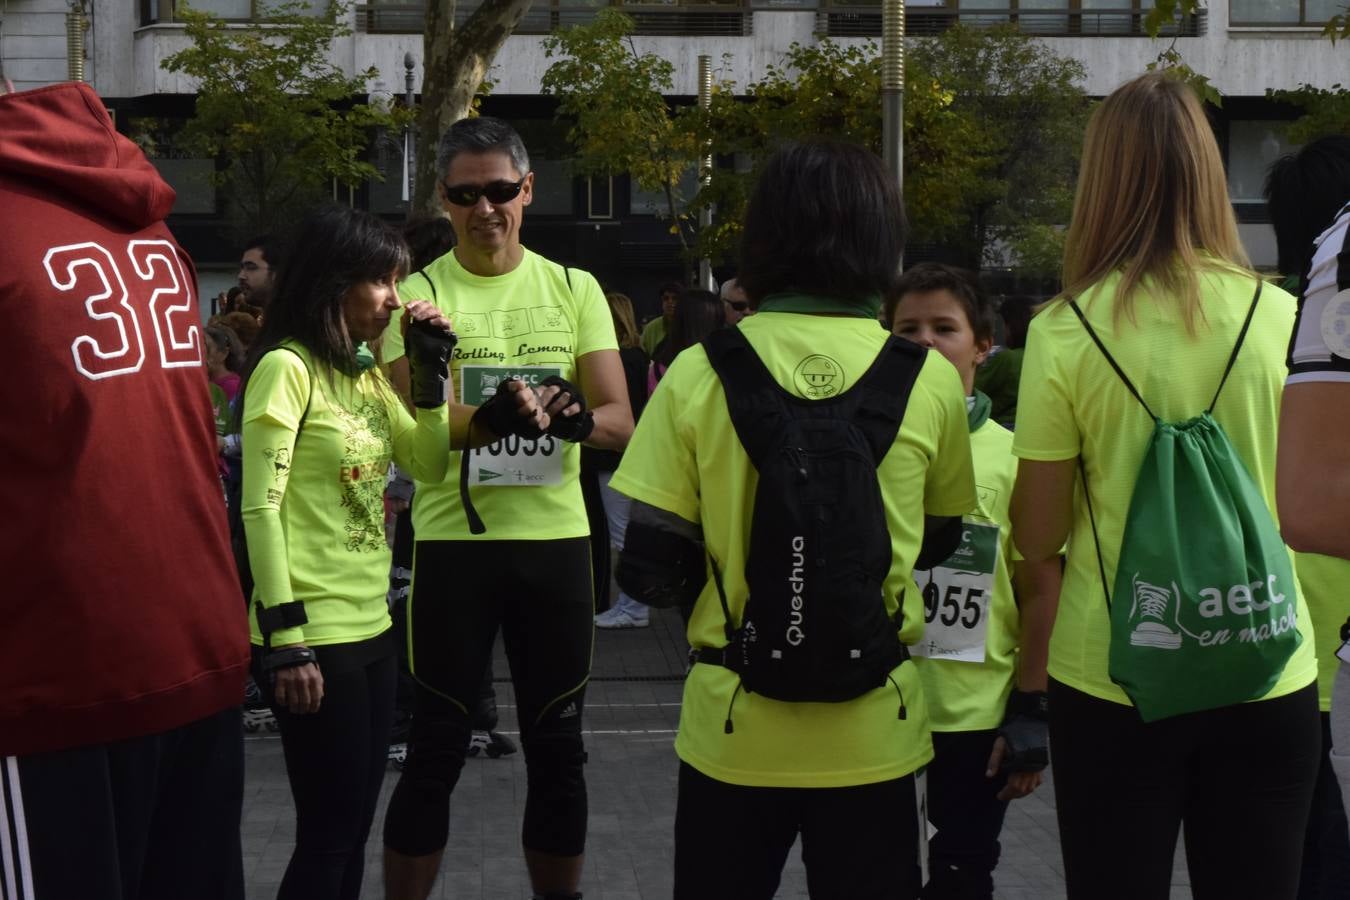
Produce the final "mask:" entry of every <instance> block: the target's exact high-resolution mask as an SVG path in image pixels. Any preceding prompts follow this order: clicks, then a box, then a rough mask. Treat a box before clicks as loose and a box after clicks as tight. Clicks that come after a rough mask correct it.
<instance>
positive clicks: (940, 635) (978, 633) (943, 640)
mask: <svg viewBox="0 0 1350 900" xmlns="http://www.w3.org/2000/svg"><path fill="white" fill-rule="evenodd" d="M998 546H999V545H998V526H997V525H983V524H976V523H973V522H964V523H962V531H961V545H960V546H959V547H957V549H956V552H955V553H953V554H952V555H951V556H950V557H948V558H947V560H946V561H944V562H943V563H942V564H941V565H937V566H934V567H933V568H932V569H929V570H927V571H918V570H916V571H915V572H914V583H915V584H917V585H918V587H919V590H920V591H921V592H922V594H923V620H924V632H923V640H921V641H919V643H917V644H915V645H914V646H913V647H911V648H910V651H911V652H912V653H913V654H914V655H915V656H926V657H928V658H930V659H949V660H955V661H957V662H969V663H982V662H984V654H985V639H986V637H987V636H988V634H989V601H990V599H991V598H992V596H993V593H994V568H995V566H996V565H997V564H998Z"/></svg>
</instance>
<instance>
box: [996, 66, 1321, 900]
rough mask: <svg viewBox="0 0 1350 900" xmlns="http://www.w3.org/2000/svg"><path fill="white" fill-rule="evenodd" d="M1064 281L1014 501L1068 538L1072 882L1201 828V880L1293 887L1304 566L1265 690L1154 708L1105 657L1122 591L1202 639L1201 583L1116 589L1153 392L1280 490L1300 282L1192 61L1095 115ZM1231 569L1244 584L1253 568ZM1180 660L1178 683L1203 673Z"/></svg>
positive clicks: (1063, 696)
mask: <svg viewBox="0 0 1350 900" xmlns="http://www.w3.org/2000/svg"><path fill="white" fill-rule="evenodd" d="M1064 284H1065V291H1064V294H1063V295H1062V296H1061V297H1059V298H1057V299H1056V300H1055V301H1053V302H1052V303H1051V304H1049V306H1048V307H1047V308H1046V309H1045V310H1043V311H1042V312H1041V313H1040V314H1039V315H1037V317H1036V318H1035V319H1033V320H1032V323H1031V329H1030V334H1029V338H1028V341H1027V350H1026V358H1025V362H1024V364H1023V369H1022V382H1021V391H1020V400H1019V403H1018V410H1017V431H1016V436H1015V438H1014V441H1013V452H1014V453H1015V454H1016V455H1017V456H1018V457H1020V459H1021V463H1020V466H1019V469H1018V476H1017V482H1016V486H1015V488H1014V491H1013V503H1012V519H1013V538H1014V541H1015V542H1016V545H1017V548H1018V549H1019V550H1020V551H1021V553H1022V554H1023V555H1024V556H1025V557H1026V558H1027V559H1028V560H1032V561H1035V560H1042V559H1047V558H1049V557H1050V556H1052V555H1054V554H1055V553H1057V552H1059V549H1060V548H1061V547H1062V546H1064V543H1065V540H1066V538H1067V539H1068V547H1069V552H1068V564H1067V569H1066V572H1065V576H1064V586H1063V591H1062V593H1061V597H1062V599H1061V601H1060V608H1059V612H1058V619H1057V621H1056V623H1055V630H1054V636H1053V639H1052V641H1051V645H1050V661H1049V674H1050V689H1049V699H1050V744H1051V753H1052V760H1053V764H1054V781H1055V794H1056V807H1057V812H1058V816H1059V826H1060V841H1061V844H1062V847H1063V851H1064V868H1065V878H1066V882H1067V887H1068V894H1069V897H1070V898H1092V900H1110V898H1117V897H1119V898H1126V897H1128V898H1131V900H1148V898H1165V897H1167V896H1168V895H1169V890H1170V883H1171V872H1172V860H1173V856H1174V854H1175V850H1176V843H1177V834H1178V831H1179V829H1182V828H1184V829H1185V844H1186V859H1187V863H1188V864H1189V869H1190V879H1191V887H1192V890H1193V893H1194V896H1196V897H1200V898H1207V897H1213V898H1220V897H1222V898H1233V897H1252V898H1255V897H1260V898H1262V900H1276V898H1293V897H1294V896H1295V893H1296V891H1297V889H1298V880H1299V860H1300V857H1301V853H1302V844H1303V833H1304V825H1305V823H1306V821H1307V817H1308V810H1309V804H1310V801H1311V796H1312V790H1313V784H1314V779H1315V777H1316V773H1317V763H1318V750H1319V747H1320V737H1319V728H1318V718H1317V694H1316V689H1315V687H1314V686H1313V682H1314V679H1315V678H1316V675H1317V667H1316V662H1315V660H1314V658H1313V642H1312V633H1311V626H1310V625H1309V619H1308V615H1307V608H1306V606H1305V604H1304V602H1303V600H1302V598H1301V597H1300V596H1298V591H1297V586H1296V585H1294V584H1285V585H1284V587H1283V591H1284V595H1285V596H1283V597H1281V598H1280V601H1281V602H1282V603H1283V602H1287V603H1288V604H1290V605H1294V606H1295V610H1296V615H1297V628H1298V631H1299V633H1300V636H1301V640H1300V641H1298V642H1297V643H1298V645H1297V647H1296V649H1294V650H1293V652H1292V655H1290V656H1289V657H1288V658H1287V659H1286V660H1284V661H1283V665H1282V667H1280V666H1276V667H1274V668H1273V670H1272V672H1271V673H1270V683H1271V684H1272V685H1273V686H1272V687H1270V688H1269V689H1268V690H1266V691H1265V692H1264V693H1263V694H1259V695H1256V696H1255V697H1254V699H1253V702H1245V703H1231V704H1228V705H1223V706H1218V707H1216V708H1210V709H1204V710H1203V711H1198V712H1188V713H1184V714H1179V715H1172V716H1168V717H1164V718H1159V719H1156V720H1154V721H1149V722H1145V721H1144V717H1142V716H1141V713H1140V711H1139V708H1138V707H1136V706H1132V703H1131V699H1130V698H1129V697H1127V696H1126V694H1125V692H1124V691H1123V690H1122V688H1121V687H1120V686H1118V684H1117V683H1115V682H1114V681H1113V680H1112V677H1111V675H1109V674H1108V671H1109V670H1110V671H1115V669H1114V665H1113V664H1114V657H1115V656H1116V654H1117V652H1118V651H1119V650H1120V649H1121V648H1120V642H1119V641H1113V640H1112V627H1111V625H1112V621H1113V615H1112V611H1113V610H1115V609H1121V608H1123V609H1126V610H1130V609H1137V610H1143V611H1144V612H1148V611H1149V610H1150V609H1152V610H1154V611H1161V612H1162V613H1164V615H1161V616H1159V621H1157V622H1150V623H1148V628H1150V629H1152V630H1151V631H1149V632H1148V634H1143V629H1142V628H1141V630H1140V631H1136V632H1135V635H1134V636H1136V637H1139V640H1137V641H1133V640H1132V641H1127V642H1126V643H1127V644H1131V643H1132V644H1134V645H1136V646H1138V645H1141V644H1145V643H1147V642H1146V641H1145V640H1144V638H1145V637H1147V638H1149V640H1151V641H1153V643H1152V645H1151V646H1153V647H1157V648H1163V649H1159V650H1158V651H1157V654H1156V655H1154V656H1153V657H1150V658H1151V659H1153V660H1155V662H1154V663H1153V665H1155V666H1156V665H1162V664H1163V663H1164V657H1165V658H1166V661H1168V662H1170V660H1172V659H1176V658H1181V657H1180V655H1177V656H1171V655H1169V654H1171V653H1176V652H1177V651H1180V652H1181V653H1186V652H1191V651H1190V650H1189V649H1188V648H1189V647H1190V646H1192V641H1193V639H1194V635H1192V630H1193V629H1192V630H1188V629H1187V624H1188V622H1187V613H1188V612H1189V610H1190V608H1191V607H1189V606H1186V605H1187V604H1189V603H1190V602H1191V601H1190V597H1189V594H1187V593H1185V592H1182V591H1180V590H1178V591H1177V592H1176V595H1175V598H1174V599H1170V600H1169V603H1173V604H1175V606H1172V607H1171V608H1169V609H1166V610H1162V609H1161V606H1160V605H1159V604H1156V603H1155V604H1154V606H1152V607H1150V606H1149V604H1148V603H1147V602H1146V601H1147V600H1150V599H1153V600H1156V599H1157V598H1147V597H1146V598H1145V600H1141V601H1140V603H1139V604H1137V605H1134V606H1132V605H1131V601H1132V600H1133V599H1134V598H1133V597H1131V596H1129V595H1127V594H1123V593H1122V592H1121V591H1119V590H1116V589H1114V588H1113V590H1112V595H1111V597H1110V598H1109V599H1108V596H1107V594H1106V589H1105V585H1106V584H1107V583H1108V582H1109V583H1113V584H1114V579H1115V576H1116V568H1117V562H1118V560H1119V558H1120V556H1121V551H1122V547H1123V543H1122V538H1123V536H1124V534H1125V526H1126V521H1127V515H1133V514H1134V510H1133V509H1132V508H1131V498H1132V496H1134V492H1135V489H1136V481H1137V477H1138V475H1139V473H1140V468H1141V463H1142V462H1143V461H1144V459H1145V453H1146V450H1147V449H1148V447H1149V446H1150V441H1151V437H1150V436H1151V434H1152V431H1153V420H1152V419H1151V418H1150V417H1149V415H1147V414H1146V413H1145V411H1144V408H1145V405H1146V406H1147V408H1148V409H1150V410H1151V411H1152V413H1153V414H1154V415H1156V417H1157V419H1158V420H1159V421H1161V422H1164V423H1181V424H1178V425H1176V426H1175V427H1172V426H1164V427H1165V428H1169V427H1172V431H1173V433H1175V434H1183V433H1184V432H1185V431H1186V429H1188V428H1190V427H1193V425H1194V423H1195V421H1202V420H1196V419H1194V417H1198V416H1200V415H1201V413H1202V411H1204V410H1206V408H1207V404H1210V405H1212V409H1213V413H1212V415H1213V419H1214V420H1215V421H1217V422H1218V424H1219V426H1220V427H1221V428H1222V431H1223V432H1225V433H1226V435H1227V437H1228V440H1229V442H1230V443H1231V446H1232V448H1233V449H1234V451H1235V453H1236V455H1237V457H1239V462H1240V466H1239V468H1245V471H1246V472H1247V473H1249V475H1250V479H1249V481H1250V482H1252V483H1253V484H1254V487H1255V490H1254V496H1255V495H1259V497H1260V500H1259V501H1257V503H1258V505H1259V503H1260V502H1261V501H1263V502H1264V505H1265V507H1267V508H1269V509H1273V508H1274V499H1275V429H1276V422H1277V420H1278V417H1279V408H1280V392H1281V387H1282V384H1283V381H1284V374H1285V367H1284V355H1285V344H1286V342H1287V340H1288V335H1289V332H1290V329H1291V327H1292V326H1293V322H1294V299H1293V298H1292V297H1291V296H1289V295H1288V294H1287V293H1285V292H1284V291H1282V290H1280V289H1278V288H1276V287H1274V286H1273V285H1264V286H1263V287H1262V288H1261V290H1260V291H1259V292H1258V290H1257V288H1258V284H1259V282H1258V279H1257V276H1256V275H1255V274H1254V273H1253V272H1252V271H1251V268H1250V265H1249V263H1248V260H1247V256H1246V254H1245V253H1244V252H1243V249H1242V246H1241V244H1240V242H1239V240H1238V234H1237V224H1236V221H1235V219H1234V216H1233V210H1232V206H1231V205H1230V202H1229V199H1228V195H1227V189H1226V182H1225V178H1224V168H1223V162H1222V159H1221V158H1220V155H1219V149H1218V146H1217V145H1216V143H1215V140H1214V136H1213V134H1212V132H1211V131H1210V127H1209V123H1208V122H1207V120H1206V118H1205V113H1204V110H1203V108H1202V107H1201V105H1200V103H1199V101H1198V100H1197V99H1196V97H1195V96H1194V94H1193V93H1192V92H1191V90H1190V89H1189V88H1188V87H1186V86H1185V85H1183V84H1181V83H1180V82H1177V81H1175V80H1172V79H1169V78H1167V77H1165V76H1163V75H1147V76H1144V77H1142V78H1139V79H1136V80H1134V81H1131V82H1129V83H1128V84H1126V85H1124V86H1123V87H1121V88H1119V89H1118V90H1117V91H1116V92H1115V93H1113V94H1112V95H1111V96H1110V97H1108V98H1107V99H1106V100H1105V101H1104V102H1103V103H1102V105H1101V106H1100V107H1099V108H1098V109H1097V111H1096V113H1095V114H1094V115H1093V118H1092V121H1091V123H1090V124H1089V126H1088V131H1087V137H1086V142H1085V145H1084V151H1083V160H1082V167H1081V170H1080V175H1079V182H1078V193H1077V199H1076V201H1075V204H1074V213H1073V220H1072V222H1071V224H1070V226H1069V233H1068V237H1067V243H1066V248H1065V255H1064ZM1258 301H1259V302H1258ZM1077 311H1081V313H1082V316H1083V319H1082V320H1081V321H1080V319H1079V316H1078V314H1077ZM1247 320H1250V323H1249V327H1246V326H1244V321H1247ZM1089 329H1090V331H1089ZM1244 332H1245V335H1244ZM1092 333H1095V334H1096V336H1097V338H1098V339H1099V340H1100V341H1101V346H1100V347H1099V346H1098V345H1096V344H1095V343H1094V339H1093V337H1092ZM1235 347H1236V348H1238V350H1236V351H1235ZM1104 351H1109V354H1110V356H1111V357H1112V358H1113V359H1114V360H1115V362H1116V364H1117V365H1118V366H1119V370H1120V371H1119V373H1118V372H1116V371H1113V369H1112V366H1111V365H1110V364H1109V363H1108V361H1107V359H1106V353H1105V352H1104ZM1226 369H1228V374H1227V376H1226V381H1224V377H1225V370H1226ZM1126 377H1127V378H1128V380H1129V381H1130V383H1131V384H1133V386H1134V388H1135V390H1137V392H1138V398H1136V397H1135V396H1132V395H1131V393H1130V391H1129V389H1128V388H1127V387H1126V385H1125V379H1126ZM1220 385H1222V386H1221V388H1220V391H1219V393H1218V394H1217V395H1216V390H1215V389H1216V386H1220ZM1216 396H1217V400H1216V399H1215V398H1216ZM1141 401H1142V402H1141ZM1202 424H1203V421H1202ZM1080 466H1081V470H1082V471H1083V473H1084V475H1083V479H1084V480H1083V482H1081V483H1080V482H1079V476H1078V473H1079V471H1080ZM1076 484H1077V485H1078V486H1079V488H1078V490H1075V485H1076ZM1258 512H1260V513H1261V514H1262V515H1269V513H1268V512H1266V511H1264V510H1258ZM1217 537H1218V536H1217V535H1216V534H1213V533H1207V531H1206V529H1194V530H1191V531H1187V532H1182V534H1181V535H1180V542H1179V543H1180V547H1181V552H1182V557H1183V559H1187V560H1188V561H1189V562H1190V563H1193V564H1196V565H1205V564H1206V561H1205V557H1206V555H1207V554H1208V553H1209V552H1210V551H1211V549H1212V547H1213V546H1214V541H1215V540H1216V539H1217ZM1098 548H1100V549H1098ZM1279 552H1280V553H1281V554H1283V553H1284V550H1283V548H1282V547H1280V550H1279ZM1127 574H1130V573H1128V572H1127ZM1242 580H1244V581H1245V580H1246V579H1242ZM1145 587H1147V585H1145ZM1264 587H1265V585H1264V584H1256V583H1253V584H1252V585H1251V591H1253V592H1255V593H1256V595H1257V596H1256V598H1255V604H1256V605H1257V606H1258V607H1259V604H1261V603H1273V602H1274V601H1275V598H1274V596H1273V595H1267V594H1265V593H1264V592H1263V590H1262V589H1263V588H1264ZM1238 588H1240V589H1241V590H1237V589H1238ZM1224 589H1225V590H1228V587H1227V586H1224ZM1233 590H1237V597H1238V600H1239V601H1240V602H1245V601H1243V596H1242V594H1243V592H1245V591H1247V590H1248V586H1247V585H1245V584H1243V585H1236V586H1234V588H1233ZM1233 590H1230V591H1229V596H1230V597H1231V596H1234V594H1233ZM1164 595H1166V592H1164ZM1169 596H1170V595H1169ZM1246 596H1248V597H1250V596H1251V594H1246ZM1263 598H1265V599H1263ZM1109 602H1114V604H1115V606H1114V607H1110V608H1108V603H1109ZM1122 605H1123V606H1122ZM1230 605H1231V603H1230ZM1183 606H1186V610H1185V611H1183ZM1201 608H1203V604H1202V605H1201ZM1282 608H1286V609H1287V607H1282ZM1109 610H1110V611H1109ZM1203 614H1204V613H1202V615H1203ZM1131 615H1134V613H1133V612H1132V613H1131ZM1189 624H1190V625H1192V626H1194V624H1195V623H1194V621H1191V622H1190V623H1189ZM1165 632H1166V633H1165ZM1206 633H1207V632H1206ZM1119 634H1120V632H1119V630H1118V631H1117V634H1116V636H1117V637H1119ZM1187 635H1191V636H1187ZM1165 637H1170V638H1172V640H1163V638H1165ZM1291 643H1293V642H1292V641H1291ZM1202 646H1203V645H1202ZM1125 652H1133V651H1130V650H1128V648H1126V651H1125ZM1109 667H1110V668H1109ZM1220 680H1221V679H1220ZM1182 681H1184V679H1178V680H1177V683H1176V685H1175V687H1174V690H1181V689H1189V688H1190V687H1192V686H1191V685H1186V684H1183V683H1181V682H1182ZM1136 696H1137V695H1136ZM1258 847H1259V849H1258Z"/></svg>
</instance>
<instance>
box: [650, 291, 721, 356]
mask: <svg viewBox="0 0 1350 900" xmlns="http://www.w3.org/2000/svg"><path fill="white" fill-rule="evenodd" d="M726 324H727V311H726V307H725V306H723V305H722V298H720V297H718V296H717V295H716V294H714V293H713V292H712V291H700V290H697V289H689V290H686V291H685V292H684V293H682V294H680V299H679V302H677V303H676V304H675V320H674V321H673V322H671V324H670V331H669V333H668V334H667V335H666V339H665V340H664V341H662V342H661V345H660V346H659V347H657V348H656V352H655V353H653V354H652V361H653V362H655V363H657V364H658V365H661V366H669V365H670V364H671V363H672V362H674V361H675V357H676V356H678V355H679V354H680V352H681V351H683V350H687V349H688V348H690V347H692V346H694V345H695V344H697V343H698V342H699V341H701V340H703V339H704V338H705V337H707V336H708V335H710V334H712V333H713V332H714V331H716V330H717V329H719V328H722V327H724V326H725V325H726Z"/></svg>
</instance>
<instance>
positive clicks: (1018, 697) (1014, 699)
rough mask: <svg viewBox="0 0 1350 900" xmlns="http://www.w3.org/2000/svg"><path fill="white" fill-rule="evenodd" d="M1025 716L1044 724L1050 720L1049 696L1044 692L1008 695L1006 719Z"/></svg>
mask: <svg viewBox="0 0 1350 900" xmlns="http://www.w3.org/2000/svg"><path fill="white" fill-rule="evenodd" d="M1013 716H1027V717H1028V718H1031V719H1039V720H1040V721H1042V722H1044V721H1046V720H1047V719H1049V718H1050V695H1049V694H1047V693H1046V692H1045V691H1018V690H1014V691H1013V692H1012V693H1011V694H1009V695H1008V708H1007V715H1006V718H1008V719H1011V718H1012V717H1013Z"/></svg>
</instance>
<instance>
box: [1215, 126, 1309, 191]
mask: <svg viewBox="0 0 1350 900" xmlns="http://www.w3.org/2000/svg"><path fill="white" fill-rule="evenodd" d="M1286 124H1287V123H1285V122H1278V121H1269V120H1265V121H1262V120H1237V121H1233V122H1229V123H1228V194H1229V196H1230V197H1231V198H1232V200H1233V202H1234V203H1235V204H1246V203H1256V204H1264V203H1265V202H1266V200H1265V197H1264V195H1263V191H1264V190H1265V185H1266V172H1267V170H1269V169H1270V164H1271V163H1273V162H1275V160H1277V159H1279V158H1280V157H1281V156H1284V155H1285V154H1287V153H1292V152H1294V151H1295V150H1297V149H1298V147H1297V145H1295V144H1291V143H1290V142H1289V140H1288V139H1287V138H1286V137H1285V136H1284V126H1285V125H1286Z"/></svg>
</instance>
